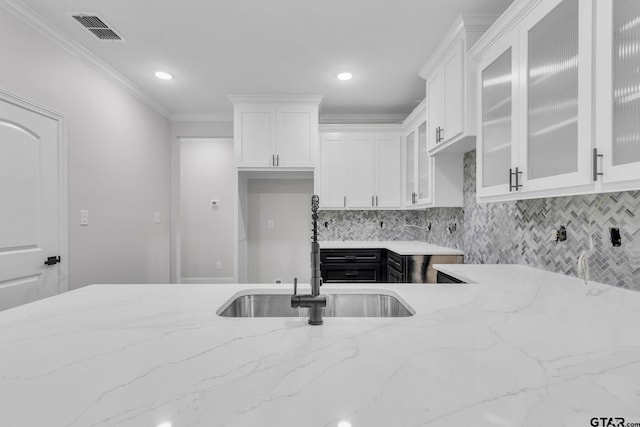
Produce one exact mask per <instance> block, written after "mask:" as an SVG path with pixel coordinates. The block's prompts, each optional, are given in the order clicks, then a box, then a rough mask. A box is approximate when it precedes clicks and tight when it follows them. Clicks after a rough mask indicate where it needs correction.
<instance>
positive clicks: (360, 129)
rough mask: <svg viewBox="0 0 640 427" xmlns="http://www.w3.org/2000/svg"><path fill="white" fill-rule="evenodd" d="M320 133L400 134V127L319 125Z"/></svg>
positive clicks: (398, 125)
mask: <svg viewBox="0 0 640 427" xmlns="http://www.w3.org/2000/svg"><path fill="white" fill-rule="evenodd" d="M318 130H319V131H320V133H331V132H341V133H342V132H357V133H401V132H402V126H401V125H400V124H395V123H393V124H391V123H390V124H377V123H373V124H366V123H362V124H351V123H348V124H339V123H332V124H321V125H319V126H318Z"/></svg>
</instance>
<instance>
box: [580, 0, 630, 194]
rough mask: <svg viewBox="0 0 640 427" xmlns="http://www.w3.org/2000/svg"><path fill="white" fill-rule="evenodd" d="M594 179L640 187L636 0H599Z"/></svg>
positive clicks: (605, 185)
mask: <svg viewBox="0 0 640 427" xmlns="http://www.w3.org/2000/svg"><path fill="white" fill-rule="evenodd" d="M597 12H598V13H597V18H596V19H597V21H596V22H597V25H598V29H597V31H596V34H597V36H598V38H597V39H596V46H597V50H596V58H597V61H596V76H597V77H598V78H597V80H596V91H597V94H596V100H597V102H596V117H597V120H596V121H595V126H596V141H597V146H596V148H595V150H594V152H593V153H592V156H594V157H593V158H592V160H595V165H594V169H593V173H594V174H595V175H594V176H593V179H595V180H597V181H598V183H599V184H600V185H601V189H602V190H604V191H623V190H636V189H638V188H640V120H639V118H640V73H639V72H638V70H639V69H640V55H638V52H640V25H638V22H640V2H639V1H637V0H598V2H597Z"/></svg>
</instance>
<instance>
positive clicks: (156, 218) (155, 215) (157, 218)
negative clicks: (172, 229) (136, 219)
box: [153, 212, 160, 224]
mask: <svg viewBox="0 0 640 427" xmlns="http://www.w3.org/2000/svg"><path fill="white" fill-rule="evenodd" d="M153 223H154V224H160V212H154V213H153Z"/></svg>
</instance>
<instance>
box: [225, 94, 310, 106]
mask: <svg viewBox="0 0 640 427" xmlns="http://www.w3.org/2000/svg"><path fill="white" fill-rule="evenodd" d="M227 98H228V99H229V101H231V102H232V103H233V104H234V105H237V104H245V103H250V104H288V103H309V104H320V102H321V101H322V95H227Z"/></svg>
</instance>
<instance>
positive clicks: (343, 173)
mask: <svg viewBox="0 0 640 427" xmlns="http://www.w3.org/2000/svg"><path fill="white" fill-rule="evenodd" d="M347 148H348V147H347V142H346V141H345V138H344V136H343V135H339V134H337V135H328V136H323V138H322V141H320V206H321V207H323V208H346V207H347V189H346V182H347V166H348V164H349V159H348V150H347Z"/></svg>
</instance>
